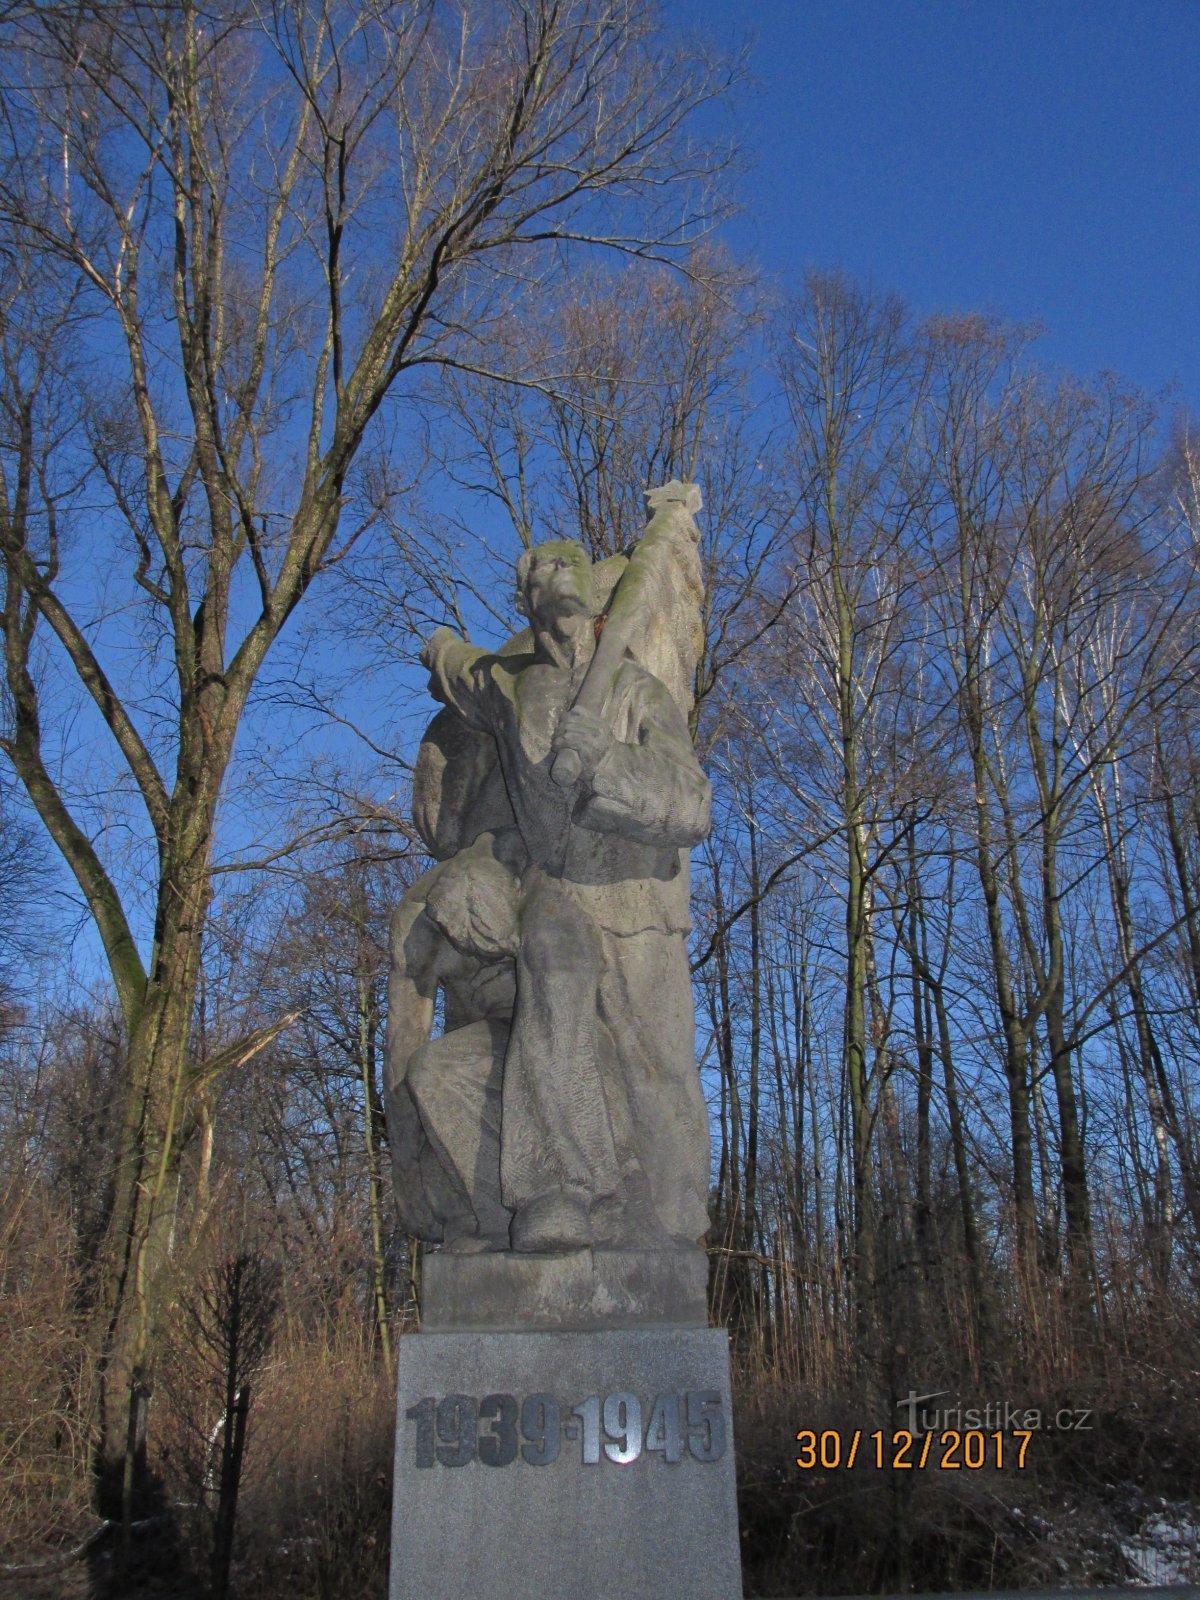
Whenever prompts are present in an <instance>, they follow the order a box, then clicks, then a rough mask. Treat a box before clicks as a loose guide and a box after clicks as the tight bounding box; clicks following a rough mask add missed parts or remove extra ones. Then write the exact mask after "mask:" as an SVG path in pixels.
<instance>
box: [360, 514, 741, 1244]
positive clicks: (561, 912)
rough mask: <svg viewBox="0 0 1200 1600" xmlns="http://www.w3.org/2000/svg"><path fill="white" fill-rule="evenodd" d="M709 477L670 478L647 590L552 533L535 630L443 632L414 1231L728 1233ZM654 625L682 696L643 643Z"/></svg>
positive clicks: (405, 1098) (399, 924)
mask: <svg viewBox="0 0 1200 1600" xmlns="http://www.w3.org/2000/svg"><path fill="white" fill-rule="evenodd" d="M687 487H688V486H681V485H671V486H668V491H657V495H658V499H659V510H658V514H657V515H656V517H655V520H654V522H652V524H651V528H650V530H648V533H651V532H655V531H656V534H657V536H656V538H654V539H649V538H648V539H647V541H646V544H647V545H648V547H649V549H648V550H647V551H646V552H644V554H643V563H642V568H641V572H640V577H641V580H642V581H641V582H638V583H635V582H632V581H630V582H629V583H628V586H627V579H628V580H633V579H636V578H638V577H639V571H638V552H636V551H635V554H634V557H633V559H632V561H631V563H630V564H629V569H628V571H627V572H626V574H625V576H624V577H622V579H621V582H620V583H619V584H618V586H617V589H616V593H615V595H612V592H611V591H612V578H613V576H614V575H615V574H614V572H613V571H612V568H613V563H604V564H602V567H601V568H599V569H596V568H593V566H592V563H591V562H590V561H589V559H588V556H587V553H586V551H585V550H584V549H583V548H582V546H580V545H578V544H574V543H571V542H567V541H559V542H555V543H553V544H548V545H542V546H540V547H538V548H536V549H534V550H530V551H527V552H525V554H524V555H523V556H522V557H521V560H520V562H519V564H518V569H517V581H518V599H519V604H520V606H521V608H522V609H523V611H524V612H525V615H526V617H527V618H528V621H529V623H530V634H529V635H525V636H522V637H521V638H520V639H518V640H516V641H513V642H512V643H511V644H510V646H507V647H506V648H505V649H504V650H503V651H501V652H499V653H492V652H488V651H484V650H481V649H479V648H477V647H475V646H473V645H471V644H469V643H467V642H466V641H464V640H462V639H459V638H458V637H457V636H455V635H454V634H452V633H451V632H450V631H449V630H447V629H439V630H438V632H437V633H436V634H435V635H434V636H433V638H432V639H431V640H430V641H429V643H428V644H427V646H426V649H425V652H424V655H423V659H424V660H425V662H426V664H427V665H428V667H429V669H430V674H431V689H432V691H433V693H434V694H435V695H436V697H437V698H439V699H440V700H442V701H443V702H444V703H445V705H446V706H447V708H448V712H449V715H450V720H449V721H443V719H445V718H447V715H448V713H446V712H444V713H442V717H441V718H439V719H438V722H439V723H441V724H442V728H441V737H440V743H439V741H438V740H435V741H434V744H435V745H436V746H437V752H436V756H437V758H436V760H435V759H434V756H433V755H432V754H431V755H430V756H429V762H432V763H433V769H434V770H435V771H436V774H437V781H436V783H435V785H434V788H435V790H436V793H435V795H434V796H433V801H432V803H428V801H429V797H428V796H426V797H425V799H426V803H425V807H424V809H425V818H424V820H425V823H426V830H425V831H426V835H427V839H428V840H429V841H430V842H431V844H432V843H434V842H436V843H437V844H438V845H440V847H441V848H440V850H439V853H442V854H445V855H446V856H447V857H448V859H446V860H444V861H443V862H442V864H440V865H439V866H438V867H436V868H434V869H433V871H432V872H430V873H428V874H427V875H426V877H425V878H424V879H422V880H421V881H420V883H419V884H417V885H415V886H414V888H413V890H411V891H410V892H409V894H408V895H407V896H406V897H405V902H404V904H403V905H402V906H401V908H400V910H399V911H398V913H397V916H396V918H395V920H394V924H393V972H392V988H391V996H390V1024H389V1027H390V1032H389V1052H388V1117H389V1127H390V1130H391V1137H392V1147H393V1155H394V1163H395V1166H396V1175H397V1186H398V1192H399V1196H400V1202H401V1206H402V1209H403V1211H404V1213H405V1216H406V1219H407V1221H408V1225H409V1226H410V1227H412V1228H413V1229H414V1231H416V1232H418V1233H420V1234H422V1235H423V1236H424V1237H426V1238H430V1239H435V1240H441V1241H442V1242H444V1243H445V1244H446V1246H447V1247H448V1248H451V1249H468V1250H469V1249H508V1248H510V1247H511V1248H512V1249H513V1250H517V1251H522V1252H542V1251H559V1250H566V1249H573V1248H582V1247H584V1246H588V1245H591V1246H595V1247H600V1248H602V1247H604V1246H624V1247H630V1246H635V1247H642V1248H669V1247H671V1246H672V1245H674V1246H685V1245H694V1244H695V1243H696V1242H697V1241H698V1240H699V1239H700V1237H701V1236H702V1235H703V1233H704V1231H705V1228H706V1226H707V1213H706V1207H705V1197H706V1192H707V1185H708V1131H707V1116H706V1112H705V1106H704V1100H703V1096H702V1093H701V1089H700V1082H699V1076H698V1073H697V1070H696V1064H695V1055H694V1043H693V1033H694V1023H693V1015H692V1000H691V989H690V981H689V975H688V968H687V959H686V945H685V938H686V933H687V929H688V926H689V924H688V866H687V852H688V850H689V849H690V848H691V847H692V846H693V845H694V844H696V843H698V842H699V841H700V840H701V839H702V838H703V837H704V836H705V834H706V833H707V831H708V826H709V807H710V791H709V786H708V782H707V779H706V778H705V777H704V774H703V773H702V771H701V769H700V767H699V764H698V763H697V761H696V758H695V754H694V752H693V750H692V745H691V740H690V737H689V734H688V728H687V722H686V718H685V712H684V708H683V706H681V704H680V703H679V702H680V701H684V704H685V705H686V703H687V701H688V699H690V676H691V668H692V667H694V662H695V637H696V625H697V623H698V600H699V582H698V572H699V563H698V561H697V560H696V557H695V524H694V522H693V521H692V518H691V515H690V513H691V511H692V510H693V509H694V508H695V505H696V500H695V499H694V498H692V497H691V495H689V496H688V497H686V498H685V496H684V495H683V494H678V495H672V494H671V493H670V491H671V490H684V489H686V488H687ZM691 494H692V495H694V491H692V492H691ZM664 499H665V501H666V504H665V506H664V505H663V504H662V502H663V501H664ZM650 557H652V558H653V559H652V560H651V559H650ZM621 565H622V566H623V565H624V564H623V563H622V564H621ZM606 569H607V570H606ZM618 570H619V568H618ZM692 574H694V580H692V579H691V575H692ZM648 575H651V576H654V577H655V578H656V581H655V582H654V583H651V584H647V583H646V581H645V579H646V577H647V576H648ZM647 605H652V606H653V607H654V608H655V610H656V616H655V618H654V619H651V618H649V617H646V618H645V623H646V625H645V627H644V628H643V627H639V626H638V624H637V613H638V612H642V613H643V614H644V612H645V608H646V607H647ZM672 607H673V608H674V609H673V610H672ZM606 608H607V610H608V613H609V615H608V621H607V628H611V629H612V630H613V631H612V635H611V636H610V638H609V639H608V641H607V644H606V645H605V644H602V645H601V647H600V650H599V651H598V649H597V642H596V641H597V635H598V632H599V625H598V617H599V615H600V614H601V613H602V612H603V611H604V610H605V609H606ZM664 619H665V620H664ZM652 621H653V624H654V625H652ZM653 639H657V640H658V641H659V642H658V653H659V659H660V660H663V661H664V669H663V670H664V676H667V677H669V678H671V679H672V687H673V688H674V690H675V695H674V696H673V695H672V693H671V692H669V691H668V689H667V687H666V686H665V685H664V682H663V681H662V680H661V679H660V678H659V677H658V676H656V675H655V674H654V673H652V672H651V671H648V670H647V669H646V667H645V666H643V665H640V664H639V662H638V661H637V660H636V659H634V656H635V655H636V653H637V644H638V642H639V641H640V642H641V643H642V644H643V646H645V643H646V641H647V640H653ZM597 657H599V658H600V659H596V661H595V665H596V669H597V671H596V673H595V674H593V673H592V672H591V671H590V669H592V667H593V661H594V658H597ZM585 683H586V693H585V694H584V695H582V696H581V693H580V691H581V688H583V687H584V685H585ZM436 727H437V723H435V728H436ZM428 764H429V763H428V762H427V767H428ZM498 780H499V781H498ZM427 787H428V784H427ZM447 806H449V810H447ZM435 836H436V838H435ZM439 989H440V991H441V993H442V995H443V999H444V1022H445V1026H444V1030H443V1033H442V1035H441V1036H440V1037H439V1038H438V1039H436V1040H432V1041H430V1040H429V1030H430V1026H431V1023H432V1020H433V1010H434V1001H435V996H436V993H437V991H438V990H439Z"/></svg>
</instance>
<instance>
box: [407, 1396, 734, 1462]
mask: <svg viewBox="0 0 1200 1600" xmlns="http://www.w3.org/2000/svg"><path fill="white" fill-rule="evenodd" d="M404 1415H405V1416H406V1417H407V1418H408V1420H409V1421H410V1422H415V1423H416V1438H415V1441H414V1447H415V1448H414V1460H415V1465H416V1466H418V1467H432V1466H437V1465H440V1466H443V1467H465V1466H466V1465H467V1463H468V1462H470V1461H479V1462H481V1463H482V1464H483V1465H484V1466H485V1467H507V1466H509V1465H511V1463H512V1462H514V1461H516V1460H517V1459H518V1456H519V1457H520V1459H521V1460H522V1461H525V1462H527V1463H528V1464H529V1465H530V1466H531V1467H548V1466H549V1465H550V1464H551V1462H553V1461H556V1460H557V1459H558V1457H559V1454H560V1453H561V1450H562V1445H563V1440H564V1439H565V1440H567V1441H568V1442H569V1443H574V1442H575V1441H576V1440H578V1441H579V1446H580V1459H581V1461H582V1464H583V1465H584V1466H585V1467H594V1466H598V1465H599V1463H600V1462H601V1460H603V1459H605V1458H607V1459H608V1460H609V1461H613V1462H615V1463H616V1464H617V1465H618V1466H628V1465H629V1463H630V1462H632V1461H636V1460H637V1459H638V1457H639V1456H641V1455H642V1454H647V1455H649V1454H657V1455H659V1456H661V1457H662V1459H663V1460H664V1461H667V1462H670V1463H672V1464H674V1463H676V1462H679V1461H682V1460H683V1457H684V1454H685V1452H686V1453H687V1454H689V1455H691V1456H692V1458H693V1459H694V1460H696V1461H719V1460H720V1458H721V1457H722V1456H723V1455H724V1454H725V1416H724V1413H723V1412H722V1410H721V1396H720V1395H719V1394H718V1392H717V1391H716V1390H715V1389H688V1390H686V1391H685V1392H684V1393H683V1394H660V1395H659V1396H658V1397H657V1398H656V1399H655V1401H654V1404H653V1405H652V1406H651V1407H650V1411H649V1415H648V1417H647V1418H646V1420H645V1424H644V1426H643V1415H642V1403H641V1401H640V1400H639V1398H638V1397H637V1395H635V1394H628V1393H620V1394H607V1395H604V1396H603V1397H601V1396H600V1395H598V1394H590V1395H588V1397H587V1399H586V1400H581V1401H580V1402H579V1403H578V1405H574V1406H572V1407H571V1408H570V1409H569V1411H567V1413H566V1415H565V1416H564V1414H563V1409H562V1407H561V1406H560V1405H559V1403H558V1401H557V1400H556V1399H555V1398H554V1396H553V1395H551V1394H531V1395H527V1396H526V1398H525V1399H524V1400H521V1401H518V1400H517V1399H516V1398H515V1396H513V1395H511V1394H488V1395H484V1397H483V1399H482V1400H476V1399H475V1398H474V1397H473V1396H472V1395H467V1394H448V1395H445V1396H443V1397H442V1398H441V1399H438V1398H437V1397H436V1396H435V1395H427V1396H426V1397H425V1399H423V1400H418V1401H417V1403H416V1405H413V1406H409V1408H408V1410H407V1411H406V1412H405V1413H404Z"/></svg>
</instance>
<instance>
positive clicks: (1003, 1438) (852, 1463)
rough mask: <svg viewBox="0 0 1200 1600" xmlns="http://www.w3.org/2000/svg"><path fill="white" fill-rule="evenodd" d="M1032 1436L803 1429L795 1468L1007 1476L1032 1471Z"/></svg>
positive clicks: (1000, 1431) (1017, 1432)
mask: <svg viewBox="0 0 1200 1600" xmlns="http://www.w3.org/2000/svg"><path fill="white" fill-rule="evenodd" d="M1032 1438H1033V1430H1031V1429H1030V1430H1026V1429H1021V1428H1017V1429H1014V1430H1013V1431H1012V1432H1005V1431H1004V1430H1003V1429H999V1428H998V1429H996V1430H995V1431H994V1432H991V1433H987V1432H985V1431H984V1430H983V1429H982V1428H967V1429H957V1428H947V1429H945V1430H943V1431H940V1432H929V1433H925V1434H913V1433H911V1432H909V1430H908V1429H907V1428H898V1429H897V1430H896V1431H895V1432H893V1433H889V1432H886V1431H885V1430H884V1429H882V1428H875V1429H873V1430H871V1431H867V1430H866V1429H863V1428H855V1429H854V1430H853V1432H850V1431H849V1430H847V1431H845V1432H843V1431H842V1429H840V1428H823V1429H821V1430H820V1431H818V1430H817V1429H815V1428H801V1429H799V1430H798V1432H797V1434H796V1450H797V1454H796V1465H797V1467H799V1468H800V1470H801V1471H802V1472H811V1471H814V1470H815V1471H823V1472H837V1471H838V1470H847V1471H848V1470H852V1469H853V1468H854V1467H856V1466H862V1467H873V1468H874V1469H875V1470H876V1471H879V1472H884V1471H891V1472H914V1471H915V1472H922V1471H937V1472H962V1471H967V1472H981V1471H983V1470H984V1469H985V1468H990V1469H991V1470H992V1471H998V1472H1004V1471H1008V1470H1010V1469H1011V1470H1015V1471H1017V1472H1021V1471H1024V1470H1025V1469H1026V1468H1027V1467H1028V1466H1029V1465H1030V1454H1029V1443H1030V1440H1031V1439H1032Z"/></svg>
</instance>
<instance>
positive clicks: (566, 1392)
mask: <svg viewBox="0 0 1200 1600" xmlns="http://www.w3.org/2000/svg"><path fill="white" fill-rule="evenodd" d="M630 1254H633V1255H637V1256H641V1255H642V1254H643V1253H641V1252H635V1253H630ZM644 1254H645V1255H650V1254H651V1253H649V1252H647V1253H644ZM616 1256H617V1253H614V1254H613V1257H612V1258H610V1259H608V1260H605V1259H603V1253H602V1252H597V1253H596V1257H595V1259H594V1260H590V1259H587V1258H590V1257H591V1252H578V1255H577V1258H576V1257H571V1256H566V1257H558V1258H538V1259H537V1260H522V1259H520V1258H514V1257H510V1256H503V1257H500V1256H493V1257H491V1258H483V1257H476V1258H471V1257H460V1258H457V1259H456V1258H454V1257H449V1256H446V1257H441V1258H438V1257H432V1258H430V1260H429V1261H428V1262H427V1264H426V1268H427V1270H426V1279H425V1292H426V1303H427V1311H428V1315H427V1317H426V1320H425V1323H424V1324H423V1331H422V1332H420V1333H417V1334H412V1335H409V1336H407V1337H406V1338H404V1339H403V1340H401V1347H400V1363H399V1384H398V1403H397V1427H396V1475H395V1499H394V1513H393V1523H392V1569H391V1588H390V1600H442V1597H446V1600H449V1597H451V1596H453V1597H454V1600H462V1597H464V1596H475V1595H481V1596H488V1595H496V1596H521V1597H524V1596H537V1597H538V1600H553V1597H555V1596H562V1597H563V1600H567V1597H570V1600H600V1597H605V1600H609V1597H626V1596H628V1597H641V1596H645V1597H650V1596H653V1597H655V1600H670V1597H672V1596H676V1595H679V1596H688V1597H693V1596H694V1597H696V1600H735V1597H737V1596H740V1595H741V1592H742V1590H741V1564H740V1556H739V1549H738V1525H737V1503H736V1484H735V1475H734V1455H733V1430H732V1418H731V1409H730V1392H729V1349H728V1340H727V1336H726V1335H725V1333H724V1332H721V1331H716V1330H711V1329H709V1328H707V1327H705V1326H703V1294H702V1281H703V1280H702V1278H698V1277H697V1267H696V1263H695V1261H692V1262H690V1263H689V1262H688V1261H687V1260H686V1259H685V1258H683V1259H680V1260H677V1261H675V1262H674V1263H670V1262H660V1263H659V1266H660V1273H659V1281H660V1282H661V1283H662V1284H663V1285H664V1286H665V1287H664V1289H663V1292H662V1293H661V1294H660V1296H659V1306H660V1316H661V1311H662V1310H666V1311H668V1312H670V1311H671V1310H672V1309H673V1311H674V1313H675V1314H676V1316H677V1317H678V1318H679V1321H678V1322H677V1323H675V1324H671V1323H668V1322H664V1321H662V1320H659V1321H658V1322H657V1323H655V1322H653V1321H651V1320H650V1317H649V1310H650V1306H651V1303H652V1294H651V1286H652V1284H653V1282H654V1278H655V1275H654V1270H653V1263H652V1262H651V1261H649V1260H644V1259H637V1260H630V1259H625V1260H619V1259H616ZM697 1256H698V1259H699V1261H700V1262H701V1263H702V1262H703V1260H704V1257H703V1254H702V1253H700V1252H697ZM439 1261H440V1263H441V1265H438V1266H435V1263H436V1262H439ZM447 1263H449V1265H447ZM464 1263H465V1264H464ZM430 1267H433V1268H434V1270H433V1272H432V1274H431V1273H429V1271H428V1269H429V1268H430ZM473 1277H474V1278H475V1279H476V1282H477V1286H478V1287H479V1288H480V1291H481V1292H480V1294H479V1295H478V1296H475V1297H472V1295H471V1292H470V1291H471V1281H472V1278H473ZM555 1278H558V1279H560V1280H562V1282H563V1283H564V1285H565V1291H564V1293H563V1295H562V1296H561V1298H560V1301H559V1306H560V1315H561V1317H562V1320H563V1322H564V1323H566V1324H568V1325H567V1326H560V1327H559V1328H557V1329H555V1330H553V1331H552V1330H550V1329H549V1328H547V1327H545V1326H544V1325H543V1327H542V1328H541V1329H540V1330H539V1331H528V1330H526V1331H512V1330H511V1326H510V1327H509V1328H507V1329H506V1328H503V1327H502V1328H499V1329H497V1328H486V1327H480V1326H469V1325H468V1326H462V1324H463V1323H464V1322H465V1323H468V1324H469V1323H470V1322H471V1321H472V1320H473V1319H474V1320H475V1321H477V1322H478V1321H486V1320H487V1319H488V1317H489V1316H491V1317H493V1318H495V1319H496V1320H497V1321H499V1322H500V1323H502V1324H503V1323H505V1322H509V1320H510V1318H511V1316H512V1315H513V1314H514V1309H513V1308H514V1307H515V1306H516V1304H517V1302H516V1299H515V1298H514V1297H515V1295H516V1292H517V1290H518V1288H522V1289H524V1290H525V1291H528V1292H530V1295H531V1300H530V1303H531V1304H532V1305H535V1306H536V1305H537V1304H541V1305H542V1306H543V1308H544V1310H543V1316H544V1317H545V1318H546V1319H548V1318H549V1315H550V1312H549V1305H550V1301H549V1300H546V1299H541V1300H539V1298H538V1291H539V1284H540V1289H541V1290H542V1291H545V1292H547V1293H548V1292H549V1289H550V1287H551V1282H550V1280H553V1279H555ZM697 1285H699V1286H700V1288H701V1292H700V1294H699V1297H698V1299H697V1295H696V1293H695V1290H696V1288H697ZM672 1286H673V1287H672ZM605 1306H610V1309H611V1314H612V1315H613V1316H614V1317H615V1316H625V1317H630V1316H632V1317H635V1318H636V1317H639V1316H642V1315H643V1313H644V1314H645V1315H644V1320H643V1321H642V1322H641V1323H640V1325H636V1326H627V1325H626V1326H615V1327H614V1326H612V1325H609V1326H608V1327H603V1326H597V1323H598V1322H602V1320H603V1316H604V1311H603V1308H604V1307H605ZM489 1308H490V1309H489ZM430 1322H433V1323H434V1325H435V1331H426V1330H427V1329H428V1326H429V1323H430ZM448 1323H458V1324H459V1326H458V1327H457V1328H456V1329H454V1330H453V1331H449V1330H448V1329H447V1324H448ZM572 1323H574V1324H575V1326H571V1325H570V1324H572ZM688 1324H690V1325H688ZM438 1327H440V1329H442V1330H446V1331H436V1330H437V1329H438Z"/></svg>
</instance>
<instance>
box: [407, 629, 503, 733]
mask: <svg viewBox="0 0 1200 1600" xmlns="http://www.w3.org/2000/svg"><path fill="white" fill-rule="evenodd" d="M421 660H422V662H423V663H424V665H425V666H426V667H428V668H429V692H430V694H432V695H433V697H434V699H435V700H440V701H441V702H442V704H443V705H447V706H452V707H453V708H454V710H455V711H457V712H458V714H459V715H460V716H461V717H462V718H463V720H464V721H465V722H466V723H467V725H468V726H469V727H472V728H474V729H475V731H476V732H477V733H490V732H491V723H490V721H489V720H488V716H487V663H488V662H490V661H491V660H492V652H491V651H489V650H484V649H481V648H480V646H479V645H474V644H471V643H470V641H469V640H467V639H460V638H459V636H458V634H456V633H455V632H454V631H453V630H452V629H450V628H439V629H438V630H437V632H436V633H434V634H432V635H431V636H430V637H429V638H428V639H427V640H426V641H425V647H424V649H423V650H422V651H421Z"/></svg>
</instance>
